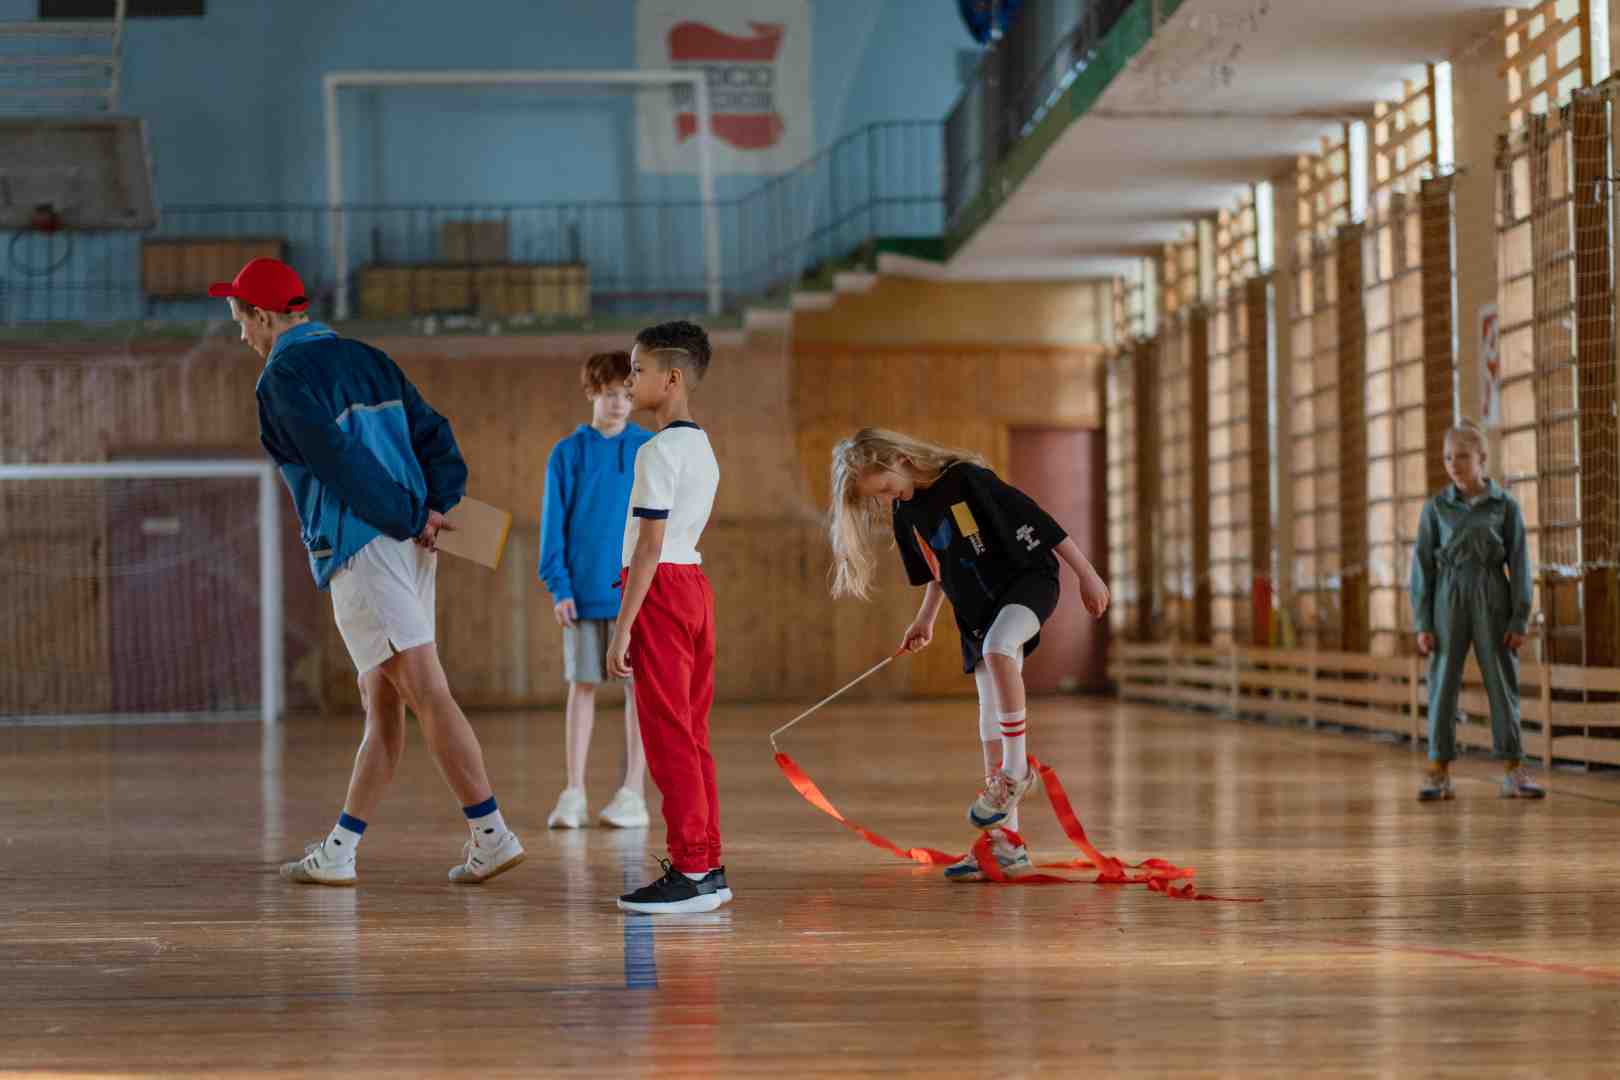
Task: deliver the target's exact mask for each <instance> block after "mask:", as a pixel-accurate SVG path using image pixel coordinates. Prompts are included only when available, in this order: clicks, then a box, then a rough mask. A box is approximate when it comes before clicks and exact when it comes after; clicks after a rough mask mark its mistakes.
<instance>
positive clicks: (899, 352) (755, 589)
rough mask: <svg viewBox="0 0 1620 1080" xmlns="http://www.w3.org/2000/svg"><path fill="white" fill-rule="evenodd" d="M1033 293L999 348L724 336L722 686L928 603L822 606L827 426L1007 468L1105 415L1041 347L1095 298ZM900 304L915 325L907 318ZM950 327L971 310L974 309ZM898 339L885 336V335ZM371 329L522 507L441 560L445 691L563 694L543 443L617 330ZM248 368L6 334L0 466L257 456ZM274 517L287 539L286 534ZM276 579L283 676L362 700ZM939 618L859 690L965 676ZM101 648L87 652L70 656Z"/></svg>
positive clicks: (878, 648)
mask: <svg viewBox="0 0 1620 1080" xmlns="http://www.w3.org/2000/svg"><path fill="white" fill-rule="evenodd" d="M938 287H939V286H937V285H934V284H928V287H927V289H924V290H919V289H917V288H915V287H911V286H907V287H904V288H902V289H900V290H899V295H901V297H902V298H906V297H909V298H910V299H913V300H919V299H921V298H925V297H927V296H929V295H931V294H930V293H929V292H928V290H930V289H937V288H938ZM880 288H882V286H880ZM874 291H877V290H874ZM1016 292H1017V290H1007V289H1003V290H1001V292H999V293H996V295H997V296H999V297H1000V302H1001V303H1002V304H1003V309H1002V310H1001V311H1000V313H999V318H998V319H997V320H996V325H997V326H1000V327H1002V328H1003V329H1005V328H1006V327H1007V326H1009V325H1015V326H1016V327H1018V328H1019V329H1020V331H1021V332H1022V331H1025V330H1027V328H1028V327H1029V326H1032V325H1042V324H1041V321H1040V318H1036V319H1035V320H1034V321H1033V322H1031V321H1027V320H1022V319H1020V320H1018V321H1017V322H1016V323H1012V324H1010V323H1009V322H1008V320H1007V319H1006V317H1005V316H1006V310H1005V305H1006V304H1007V303H1009V302H1010V300H1009V298H1010V297H1011V296H1013V295H1014V294H1015V293H1016ZM1037 293H1038V294H1039V296H1038V299H1039V300H1040V302H1039V303H1038V304H1037V305H1036V306H1037V308H1039V310H1040V311H1043V312H1046V313H1047V314H1046V315H1045V316H1041V318H1047V317H1048V316H1049V317H1050V318H1049V323H1050V325H1049V326H1048V328H1047V329H1046V330H1043V331H1042V332H1041V334H1040V335H1035V336H1034V338H1033V339H1032V340H1030V341H1027V342H1022V343H1014V344H1011V345H1008V346H1005V347H996V348H986V347H981V346H979V345H977V344H974V343H973V342H972V341H966V342H956V343H945V344H937V345H932V344H931V345H926V346H921V347H912V346H902V345H898V344H891V345H890V346H889V347H887V348H877V349H874V348H871V347H869V346H868V345H867V344H866V343H865V342H864V340H863V341H862V342H861V344H859V345H858V346H851V345H844V344H837V343H827V344H826V345H825V347H821V346H816V347H811V348H805V347H804V344H803V343H802V342H799V341H796V342H790V341H789V340H788V339H787V338H785V337H781V336H766V335H752V334H751V335H748V336H747V337H746V338H745V337H744V336H743V335H741V334H736V333H733V334H729V335H717V340H716V354H715V359H714V362H713V365H712V367H711V369H710V374H709V377H708V378H707V379H706V380H705V382H704V384H703V385H702V387H701V388H700V389H699V391H698V394H697V396H696V397H695V399H694V412H695V413H696V416H697V419H698V421H699V422H700V423H701V424H703V425H704V427H705V428H706V429H707V430H708V431H709V433H710V436H711V438H712V439H713V440H714V444H715V449H716V453H717V455H718V457H719V459H720V467H721V475H722V481H721V487H720V493H719V498H718V500H717V503H716V507H715V515H714V520H713V522H712V523H711V526H710V529H709V531H708V533H707V535H706V538H705V542H704V545H703V547H704V554H705V558H706V560H707V561H708V564H709V569H710V576H711V579H712V580H713V581H714V583H715V589H716V594H717V600H718V603H719V620H720V627H719V630H720V635H721V641H720V645H721V663H720V668H719V685H718V688H717V689H718V692H719V695H720V696H721V698H722V699H726V700H739V699H748V700H783V701H802V700H813V699H814V698H815V697H817V696H820V695H821V694H823V693H825V692H826V691H827V689H829V688H831V687H832V686H836V685H838V680H840V678H842V677H847V676H848V675H849V674H852V673H856V672H859V671H861V670H864V669H865V668H866V667H869V666H870V665H871V664H872V662H873V660H874V658H876V657H881V656H883V655H884V654H886V653H887V652H889V651H891V650H892V649H893V648H894V646H895V644H896V643H897V642H898V639H899V636H900V633H901V631H902V630H903V629H904V627H905V626H906V624H907V623H908V622H909V621H910V619H911V617H912V615H913V614H914V613H915V610H916V604H917V602H918V596H917V593H916V591H915V590H913V589H911V588H909V587H907V586H906V585H905V584H904V582H903V581H902V580H901V578H900V574H899V567H898V560H893V561H894V563H895V565H894V566H893V567H889V566H887V565H885V567H884V569H883V572H882V574H881V575H880V584H879V588H878V594H877V597H876V599H875V600H874V601H873V602H872V603H869V604H859V603H854V602H840V603H836V604H835V603H834V602H833V601H832V599H831V597H830V595H829V592H828V580H829V579H828V570H829V565H830V558H829V553H828V546H827V542H826V538H825V536H824V533H823V528H822V523H821V516H822V514H823V513H824V511H825V508H826V491H827V470H828V461H829V451H830V450H831V446H832V442H833V441H835V440H836V439H837V438H841V437H843V436H844V435H846V434H848V433H849V432H850V431H851V430H853V429H854V427H855V426H858V424H860V423H882V424H887V425H889V426H897V427H908V428H910V429H912V430H914V431H916V432H917V433H918V434H922V435H926V436H928V437H931V438H937V439H940V440H942V441H949V442H954V443H958V444H961V445H966V446H971V447H974V448H976V449H979V450H981V451H982V452H984V453H985V454H986V455H987V456H988V457H989V458H990V459H991V461H992V462H994V463H996V464H997V465H1000V466H1003V467H1004V466H1005V462H1006V456H1007V450H1006V429H1007V425H1008V424H1009V423H1017V422H1039V423H1046V424H1071V423H1072V424H1074V425H1076V426H1094V425H1096V424H1097V423H1098V421H1099V412H1100V408H1101V405H1100V402H1099V401H1098V400H1097V394H1098V388H1099V386H1100V381H1099V379H1098V377H1097V372H1098V370H1099V368H1100V364H1101V350H1100V348H1098V347H1095V346H1079V345H1076V346H1066V345H1057V344H1053V343H1052V342H1051V341H1049V340H1045V339H1048V338H1051V337H1052V336H1053V335H1061V334H1063V333H1073V332H1074V331H1073V327H1072V326H1068V327H1062V326H1058V325H1057V324H1058V323H1059V322H1060V321H1061V317H1069V316H1072V315H1074V314H1075V313H1076V312H1078V311H1082V310H1089V308H1087V307H1085V305H1087V304H1090V303H1091V300H1090V299H1089V298H1088V297H1082V298H1081V300H1076V299H1075V298H1074V297H1072V296H1070V297H1068V298H1067V299H1065V297H1064V295H1063V294H1062V293H1061V290H1057V289H1050V290H1045V291H1044V292H1042V291H1040V290H1037ZM932 295H934V296H935V298H936V299H937V294H932ZM1042 297H1044V298H1042ZM894 299H895V298H894V297H890V298H889V300H890V301H891V302H892V301H893V300H894ZM871 310H873V311H875V310H877V309H876V308H872V309H871ZM958 315H959V316H961V313H960V312H958ZM904 320H910V321H912V322H915V321H916V320H915V318H914V316H913V315H912V314H906V315H905V316H904ZM953 325H955V326H957V328H960V327H961V326H962V325H965V323H964V322H963V317H958V318H957V319H956V321H955V322H954V324H953ZM1053 327H1056V329H1053ZM823 329H826V327H825V326H824V327H823ZM880 329H881V328H880ZM899 333H900V330H898V329H893V328H891V330H889V331H882V333H880V334H879V335H878V336H880V337H881V336H883V335H884V334H888V335H889V336H890V337H894V336H897V335H898V334H899ZM977 336H980V337H989V336H991V335H990V333H989V331H983V332H978V333H977ZM374 344H376V345H378V346H379V347H381V348H383V349H384V350H385V351H387V352H389V354H390V355H391V356H393V358H394V359H395V360H396V361H397V362H398V363H399V364H400V366H401V367H402V368H403V369H404V370H405V371H406V373H407V374H408V375H409V376H410V377H411V378H412V379H413V381H415V382H416V384H417V386H418V387H419V388H420V389H421V391H422V393H423V395H424V396H425V397H426V399H427V400H428V401H430V402H431V403H432V404H433V405H434V406H435V407H436V408H438V409H439V410H440V411H441V412H443V413H444V414H445V415H446V416H447V417H449V419H450V420H451V423H452V424H453V426H454V428H455V431H456V435H457V438H458V440H459V441H460V443H461V446H462V450H463V452H464V454H465V455H466V458H467V461H468V464H469V467H470V469H471V480H470V483H469V490H470V492H471V493H473V494H475V495H477V496H478V497H480V498H483V499H485V500H487V501H490V502H493V503H496V504H498V505H501V506H504V507H506V508H508V509H510V510H511V511H512V513H513V517H514V528H513V534H512V539H511V547H510V548H509V549H508V552H507V560H508V561H507V562H506V563H504V564H503V566H502V567H501V569H500V570H498V571H493V572H492V571H488V570H485V569H483V568H480V567H476V566H472V565H470V564H467V563H463V562H460V561H458V560H454V559H449V558H447V559H445V560H444V561H443V564H442V569H441V583H440V587H439V631H440V643H441V648H442V650H443V653H444V657H445V666H446V668H447V670H448V671H449V674H450V678H451V682H452V685H453V686H454V687H455V688H456V690H457V692H458V693H459V694H460V695H461V696H462V699H463V700H464V702H465V703H466V704H467V705H468V706H470V707H531V706H536V705H543V704H553V703H557V702H560V701H561V700H562V699H563V696H564V693H565V690H566V687H565V685H564V683H563V680H562V650H561V631H560V630H559V629H558V628H557V626H556V623H555V620H554V619H553V618H552V613H551V604H550V600H549V597H548V596H547V595H546V593H545V591H544V590H543V589H542V588H541V586H540V584H539V582H538V580H537V579H536V572H535V564H536V561H537V556H538V536H539V510H540V503H541V498H542V495H543V485H544V474H545V463H546V457H547V455H548V454H549V452H550V450H551V448H552V446H553V445H555V443H556V442H557V441H558V440H559V439H560V438H562V437H563V436H565V435H567V434H568V433H569V432H570V431H572V430H573V429H574V427H575V426H576V425H577V424H579V423H581V422H584V421H587V420H588V419H589V406H588V404H587V403H586V401H585V398H584V396H583V394H582V392H581V391H580V389H579V383H578V370H579V366H580V364H581V363H582V362H583V361H584V359H585V358H586V357H587V356H588V355H589V354H590V353H591V352H593V351H597V350H600V349H605V348H623V347H624V346H625V345H626V342H625V341H624V340H623V338H622V337H621V336H612V337H609V336H592V335H571V336H560V335H559V336H553V337H544V338H511V337H496V338H472V337H436V338H396V339H378V340H376V341H375V342H374ZM260 366H261V365H260V361H259V360H258V358H257V357H255V356H253V355H252V354H251V353H250V352H248V351H247V350H246V349H245V348H244V347H243V346H241V345H240V344H239V343H237V342H234V341H230V340H226V339H223V338H213V339H210V340H208V341H204V342H201V343H198V344H187V343H174V342H137V343H134V344H133V345H131V346H129V347H123V346H116V347H111V348H109V347H106V346H102V345H96V344H88V345H85V344H80V345H68V344H53V345H50V346H42V347H12V348H10V349H9V350H8V352H7V354H6V355H5V356H4V357H0V460H3V461H6V462H28V461H36V462H47V461H93V460H102V459H106V458H109V457H125V458H128V457H132V456H145V455H151V456H169V457H196V456H198V455H199V454H203V455H207V456H226V455H240V456H245V457H250V458H255V459H256V458H259V457H261V456H262V450H261V449H260V447H259V445H258V424H257V412H256V407H255V403H254V398H253V384H254V381H255V379H256V378H257V375H258V372H259V370H260ZM287 511H288V513H287V516H286V528H287V530H288V538H289V539H288V542H289V544H290V545H291V544H295V543H296V534H295V532H294V526H293V525H292V524H291V508H290V506H289V507H287ZM287 591H288V598H287V610H288V613H289V624H290V625H289V638H290V640H293V641H296V642H298V643H300V649H299V651H298V653H297V656H298V657H299V659H298V661H297V662H296V666H295V669H294V670H290V671H289V673H288V680H289V683H290V684H292V685H293V686H294V687H295V688H297V689H298V690H299V692H306V693H307V694H309V695H316V694H318V696H319V699H320V701H321V703H322V705H323V707H325V708H327V709H334V710H336V709H344V710H352V709H353V708H354V707H355V706H356V705H357V704H358V695H357V692H356V688H355V685H354V672H353V669H352V667H351V665H350V663H349V660H348V656H347V652H346V651H345V650H344V648H343V645H342V642H341V640H340V639H339V637H338V635H337V632H336V629H335V627H334V626H333V624H332V617H331V604H330V600H329V599H328V598H327V597H326V596H324V595H322V594H319V593H318V592H317V591H316V590H315V587H314V584H313V582H312V581H311V580H310V578H309V577H308V575H307V574H306V573H305V572H303V570H302V568H301V567H300V568H299V569H297V570H295V571H293V572H290V573H288V574H287ZM948 624H949V619H948V618H947V619H942V621H941V626H940V633H939V634H938V636H937V639H936V644H935V647H934V648H932V649H930V650H929V651H928V653H927V654H925V657H923V658H919V659H918V662H915V663H911V664H908V665H898V664H897V665H894V666H893V667H892V668H891V669H890V670H888V671H885V672H883V673H882V675H880V676H878V677H876V678H874V679H872V680H870V681H869V682H868V683H867V684H863V686H862V687H861V688H859V690H858V692H856V694H855V695H854V696H856V697H857V698H866V699H878V698H882V697H892V696H894V695H895V694H900V693H912V694H936V693H946V692H948V693H962V692H964V691H966V692H971V689H972V684H971V682H970V681H965V680H963V679H962V676H961V667H960V662H959V655H958V652H957V649H958V646H957V643H956V640H955V636H954V629H953V628H952V627H951V626H950V625H948ZM4 644H5V643H4V642H0V647H3V646H4ZM98 664H100V662H99V661H96V660H95V658H94V657H90V658H88V659H86V661H85V663H84V664H82V665H80V666H82V667H88V668H94V667H97V666H98ZM102 666H104V665H102ZM81 688H82V689H83V690H84V692H85V694H88V695H90V696H91V697H96V695H98V694H103V693H104V691H103V690H102V689H98V688H97V686H96V685H95V684H93V682H91V681H86V682H84V683H83V684H82V687H81ZM19 692H20V688H19ZM96 700H98V701H99V700H100V698H99V697H97V698H96ZM82 704H83V705H85V706H86V707H88V706H89V705H92V704H94V702H92V701H90V700H88V699H87V700H86V701H85V702H83V703H82Z"/></svg>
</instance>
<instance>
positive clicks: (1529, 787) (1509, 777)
mask: <svg viewBox="0 0 1620 1080" xmlns="http://www.w3.org/2000/svg"><path fill="white" fill-rule="evenodd" d="M1546 797H1547V789H1546V788H1544V787H1542V786H1541V785H1540V784H1538V783H1536V780H1535V777H1534V776H1532V775H1531V773H1530V770H1529V769H1528V768H1527V767H1525V766H1523V765H1520V766H1518V767H1517V768H1514V769H1511V770H1509V772H1508V773H1507V774H1506V775H1505V776H1503V777H1502V798H1504V799H1545V798H1546Z"/></svg>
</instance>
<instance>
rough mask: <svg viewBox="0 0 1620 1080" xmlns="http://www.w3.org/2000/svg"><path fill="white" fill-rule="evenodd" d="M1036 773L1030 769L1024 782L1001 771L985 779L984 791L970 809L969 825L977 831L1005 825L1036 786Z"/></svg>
mask: <svg viewBox="0 0 1620 1080" xmlns="http://www.w3.org/2000/svg"><path fill="white" fill-rule="evenodd" d="M1035 779H1036V773H1035V770H1034V769H1030V770H1029V772H1028V774H1026V775H1025V777H1024V778H1023V779H1022V780H1014V779H1013V778H1012V777H1010V776H1008V775H1007V774H1006V773H1004V772H1002V771H1001V769H999V768H997V769H996V771H995V772H993V773H991V774H990V775H989V776H987V777H985V778H984V790H983V791H981V792H979V797H978V798H977V799H974V800H973V805H972V806H970V807H968V823H969V824H971V825H972V826H973V827H974V828H975V829H994V828H996V827H997V826H998V825H1005V824H1006V823H1007V819H1008V818H1009V817H1011V816H1012V812H1013V811H1014V810H1016V809H1018V804H1019V803H1020V802H1022V801H1023V799H1024V796H1025V795H1028V794H1029V791H1030V789H1031V788H1033V787H1034V786H1035Z"/></svg>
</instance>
